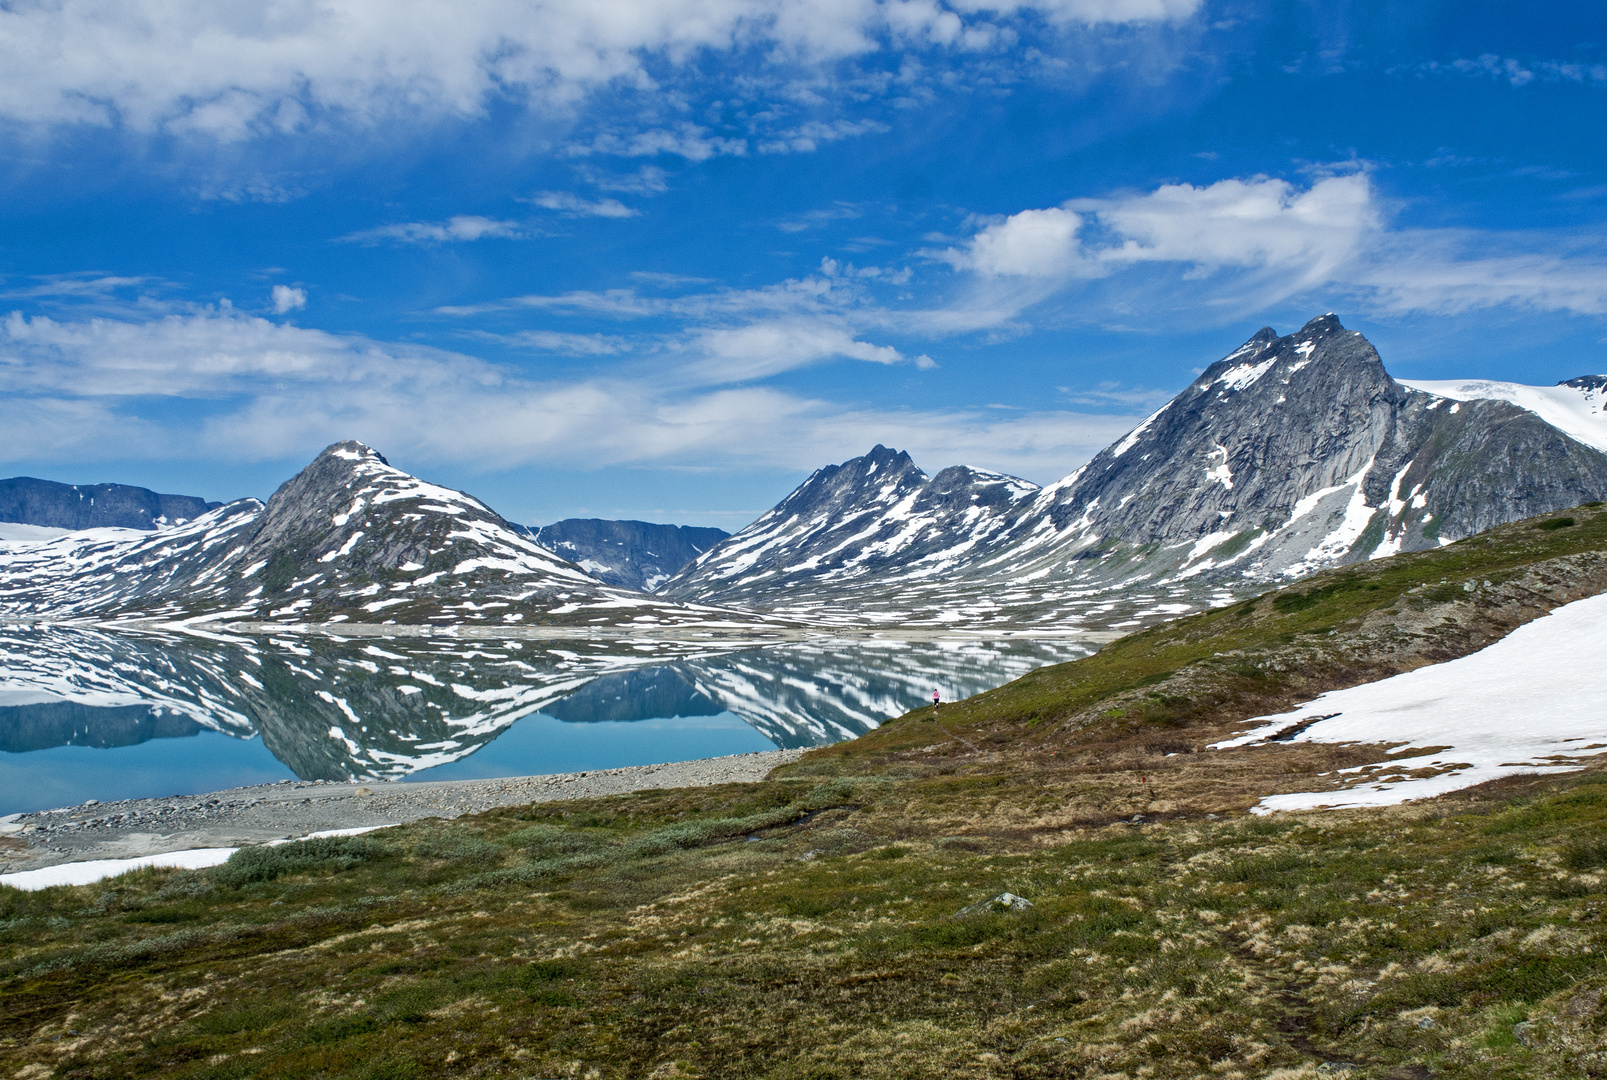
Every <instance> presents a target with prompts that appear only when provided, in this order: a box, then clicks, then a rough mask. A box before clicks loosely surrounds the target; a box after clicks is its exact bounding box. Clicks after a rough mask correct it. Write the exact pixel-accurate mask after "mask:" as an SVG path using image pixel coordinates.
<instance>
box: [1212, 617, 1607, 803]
mask: <svg viewBox="0 0 1607 1080" xmlns="http://www.w3.org/2000/svg"><path fill="white" fill-rule="evenodd" d="M1604 653H1607V595H1601V596H1592V597H1590V598H1588V599H1585V600H1577V601H1575V602H1573V603H1571V604H1565V605H1563V606H1562V607H1560V608H1557V609H1556V610H1554V611H1552V612H1551V613H1550V614H1548V615H1544V616H1542V617H1541V618H1538V619H1536V620H1534V621H1533V622H1530V623H1526V624H1524V625H1523V626H1520V627H1518V628H1517V629H1516V630H1514V631H1513V632H1512V633H1511V634H1509V635H1507V636H1506V637H1504V638H1502V639H1501V640H1500V641H1497V642H1496V643H1495V644H1493V645H1489V646H1487V647H1485V648H1484V649H1481V650H1479V651H1478V652H1476V653H1472V654H1470V655H1468V656H1463V657H1460V658H1458V659H1456V660H1450V661H1447V662H1446V663H1443V664H1432V665H1430V666H1428V667H1422V668H1418V669H1417V670H1415V671H1408V672H1406V673H1405V674H1402V675H1396V676H1394V677H1392V678H1388V679H1382V680H1380V681H1378V682H1371V683H1363V684H1362V685H1360V686H1353V687H1350V688H1349V689H1346V690H1336V691H1333V692H1332V693H1328V694H1324V695H1322V696H1321V697H1319V698H1317V699H1316V700H1314V701H1312V702H1310V703H1309V704H1307V705H1304V706H1302V707H1301V708H1299V709H1297V710H1295V711H1294V712H1289V713H1282V714H1280V715H1277V716H1261V717H1256V718H1255V719H1253V720H1250V721H1248V723H1250V724H1251V725H1253V726H1252V728H1251V730H1250V731H1248V732H1247V733H1245V734H1244V735H1241V736H1240V737H1238V738H1235V739H1230V740H1228V741H1226V742H1222V743H1218V744H1217V746H1219V747H1232V746H1247V745H1251V744H1254V743H1260V742H1266V741H1269V740H1273V739H1276V740H1279V741H1287V740H1294V741H1298V742H1319V743H1382V744H1386V745H1394V746H1396V748H1397V749H1396V751H1395V755H1396V756H1394V757H1393V758H1392V759H1391V760H1390V761H1389V762H1387V763H1385V764H1382V765H1365V766H1359V767H1357V768H1352V769H1343V770H1341V773H1340V774H1341V775H1342V776H1344V777H1346V778H1347V780H1348V783H1347V784H1346V786H1345V787H1343V788H1342V789H1339V790H1333V791H1312V792H1299V793H1294V794H1288V795H1273V796H1269V797H1267V798H1265V799H1263V800H1262V801H1261V803H1260V805H1259V806H1257V807H1256V810H1257V812H1259V813H1266V812H1269V811H1273V810H1306V809H1311V808H1314V807H1323V806H1327V807H1335V808H1340V807H1353V806H1391V805H1394V804H1396V803H1400V802H1405V801H1407V800H1410V799H1426V798H1433V797H1434V796H1436V795H1443V794H1445V793H1446V792H1448V791H1457V790H1460V789H1461V788H1466V787H1472V786H1473V785H1475V784H1482V783H1485V782H1487V781H1490V780H1496V779H1499V778H1501V777H1503V776H1512V775H1515V774H1518V773H1552V772H1567V771H1570V770H1574V769H1581V768H1584V767H1585V764H1586V763H1587V760H1586V759H1589V758H1592V757H1596V756H1598V755H1600V754H1603V753H1607V732H1604V731H1603V727H1602V716H1603V715H1604V714H1607V684H1603V682H1602V679H1601V675H1600V666H1599V665H1600V663H1601V657H1602V655H1603V654H1604Z"/></svg>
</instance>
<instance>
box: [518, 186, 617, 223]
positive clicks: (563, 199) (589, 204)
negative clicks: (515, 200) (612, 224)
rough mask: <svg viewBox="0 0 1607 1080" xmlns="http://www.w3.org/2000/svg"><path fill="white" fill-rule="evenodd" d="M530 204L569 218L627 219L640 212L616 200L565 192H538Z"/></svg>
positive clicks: (532, 197)
mask: <svg viewBox="0 0 1607 1080" xmlns="http://www.w3.org/2000/svg"><path fill="white" fill-rule="evenodd" d="M530 202H532V203H534V204H535V205H536V206H539V207H541V208H542V209H543V210H556V211H558V212H559V213H561V214H567V215H569V216H570V217H603V218H628V217H635V216H636V215H637V214H638V213H639V212H640V211H637V210H633V209H631V208H630V207H628V206H626V205H625V204H624V203H622V202H620V201H619V200H618V199H595V200H593V199H582V198H581V197H580V196H578V195H574V194H571V193H570V192H567V191H538V192H537V193H536V194H534V195H532V196H531V197H530Z"/></svg>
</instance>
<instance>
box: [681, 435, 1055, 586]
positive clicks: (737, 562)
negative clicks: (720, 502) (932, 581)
mask: <svg viewBox="0 0 1607 1080" xmlns="http://www.w3.org/2000/svg"><path fill="white" fill-rule="evenodd" d="M1037 490H1038V486H1037V485H1036V484H1033V483H1030V482H1028V481H1026V480H1022V479H1019V478H1018V477H1014V476H1005V475H1003V474H1001V473H993V472H986V471H983V470H980V469H971V468H967V467H966V466H963V465H957V466H953V467H951V468H948V469H944V470H943V471H942V472H940V473H938V474H937V476H936V477H928V476H927V475H926V473H924V472H922V471H921V470H920V469H919V468H917V467H916V465H915V463H914V462H913V461H912V460H910V456H909V454H907V453H905V452H904V451H902V450H892V449H889V448H888V447H886V446H882V445H880V444H878V445H877V446H875V447H874V448H872V449H871V451H870V453H868V454H865V455H864V456H863V457H857V458H852V459H850V460H848V461H845V462H843V463H842V464H841V465H828V466H826V467H825V468H823V469H817V470H816V471H815V472H814V473H813V474H812V475H811V476H810V477H809V478H808V479H807V480H805V481H804V482H803V483H802V484H800V485H799V486H798V487H797V489H795V490H794V491H793V492H792V494H790V495H788V496H787V497H786V498H785V499H783V500H782V501H781V502H780V503H779V504H777V505H776V507H775V508H774V509H772V510H770V511H769V512H768V513H766V514H765V515H764V516H762V517H761V518H759V520H757V521H755V522H754V523H753V524H752V525H749V526H748V527H747V528H746V529H743V530H742V531H741V532H740V533H737V534H736V535H735V536H733V537H731V538H730V539H728V540H726V541H724V542H722V543H721V544H719V545H718V546H717V547H715V548H713V549H712V550H710V551H708V552H706V553H705V554H703V555H701V556H700V557H699V558H698V559H697V561H696V562H694V563H692V564H691V565H690V566H688V567H686V568H685V569H684V570H682V571H681V572H680V573H679V574H677V575H675V577H673V578H672V579H670V581H669V582H668V583H666V584H665V585H664V587H663V588H662V589H661V590H660V592H662V593H663V594H664V595H667V596H713V595H718V596H720V597H721V598H722V600H721V602H724V603H731V602H740V601H743V600H744V599H746V598H750V597H758V596H764V595H766V594H768V593H769V592H771V591H772V590H775V589H785V588H787V587H789V585H790V584H796V583H801V582H806V581H807V582H811V583H814V582H829V583H832V585H833V586H834V587H835V586H840V585H842V584H844V583H847V582H854V581H864V580H875V579H876V578H877V577H878V576H880V575H881V574H883V573H884V572H885V571H886V570H888V569H889V568H915V569H916V570H917V571H918V572H920V573H923V574H929V575H940V574H942V573H944V572H946V571H947V570H948V569H952V567H953V566H954V565H955V560H956V559H960V558H963V557H965V556H966V555H967V554H974V553H976V552H981V551H985V550H986V549H987V548H988V547H989V545H991V544H992V543H993V542H994V541H996V540H997V539H998V538H999V537H1001V536H1002V535H1004V533H1005V532H1006V531H1008V529H1009V526H1010V523H1011V521H1012V520H1013V517H1014V515H1015V514H1016V513H1017V512H1019V510H1020V508H1021V507H1022V506H1023V505H1024V504H1025V501H1026V500H1027V499H1030V498H1031V496H1032V495H1033V494H1035V493H1036V492H1037Z"/></svg>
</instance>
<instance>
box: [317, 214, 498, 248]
mask: <svg viewBox="0 0 1607 1080" xmlns="http://www.w3.org/2000/svg"><path fill="white" fill-rule="evenodd" d="M526 233H527V230H526V229H525V227H524V226H522V225H520V224H519V223H518V222H517V221H499V220H497V219H496V218H488V217H480V216H478V215H474V214H459V215H457V216H456V217H450V218H447V219H446V220H445V221H408V222H403V223H401V224H398V225H381V226H380V227H378V228H375V229H363V230H361V231H359V232H354V233H347V234H346V235H345V236H342V237H340V240H341V242H342V243H350V244H378V243H385V242H387V241H389V242H391V243H395V244H449V243H454V242H457V241H471V240H486V239H505V240H518V239H521V238H522V237H524V236H525V235H526Z"/></svg>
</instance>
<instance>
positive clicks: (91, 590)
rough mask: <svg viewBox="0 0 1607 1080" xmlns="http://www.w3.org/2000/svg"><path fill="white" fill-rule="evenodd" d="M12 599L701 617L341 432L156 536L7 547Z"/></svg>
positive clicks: (55, 608)
mask: <svg viewBox="0 0 1607 1080" xmlns="http://www.w3.org/2000/svg"><path fill="white" fill-rule="evenodd" d="M0 611H5V612H7V613H10V614H36V613H47V612H48V613H49V614H52V615H68V614H74V615H78V614H93V615H96V616H101V617H107V616H116V617H142V618H163V619H189V618H196V617H201V618H210V619H217V618H231V619H264V620H272V621H288V620H295V621H310V622H333V621H342V620H352V621H357V622H386V621H395V622H401V623H425V624H438V625H453V624H458V623H466V624H474V623H487V622H494V623H501V624H504V625H519V624H522V623H524V622H526V621H529V622H548V623H550V622H581V623H586V624H592V623H597V622H613V621H615V620H617V619H622V618H623V619H629V620H631V621H633V622H637V623H644V622H645V623H653V622H658V621H660V620H661V619H662V620H664V621H666V622H687V621H699V620H702V619H705V618H707V615H706V614H704V613H698V612H693V611H690V610H688V609H686V608H684V607H683V606H682V605H678V604H674V603H671V602H669V601H664V600H656V599H654V598H652V597H648V596H644V595H642V594H640V593H635V592H632V591H629V590H625V589H619V588H616V587H612V586H609V585H606V584H605V583H603V582H601V581H599V580H597V579H596V578H594V577H592V576H591V575H589V574H587V573H586V572H585V571H584V570H582V569H580V568H579V567H577V566H575V565H574V564H572V563H570V562H568V561H566V560H564V559H563V558H561V557H560V556H558V555H556V554H554V553H553V552H551V551H548V550H547V549H546V548H544V547H541V546H540V545H538V544H536V543H535V542H534V541H533V540H532V539H531V538H530V537H529V536H528V535H527V531H526V530H523V529H521V528H516V527H514V526H512V525H511V524H510V523H509V522H507V521H506V520H504V519H503V518H502V517H501V516H500V515H498V514H497V513H496V512H495V511H494V510H492V509H491V508H490V507H488V506H486V505H485V504H484V503H483V502H481V501H480V500H478V499H476V498H474V497H473V496H471V495H467V494H465V493H463V492H461V491H455V490H453V489H451V488H446V487H441V486H440V485H437V484H431V483H428V482H426V481H423V480H420V479H418V478H417V477H415V476H411V475H409V474H408V473H405V472H403V471H402V470H400V469H397V468H395V467H394V466H392V465H390V464H389V463H388V462H387V461H386V460H385V457H384V456H383V455H382V454H380V453H379V452H378V451H376V450H374V449H372V448H371V447H368V446H365V445H363V444H362V443H359V442H352V441H345V442H338V443H335V444H334V445H332V446H330V447H329V448H327V449H326V450H324V451H323V452H322V453H321V454H319V455H318V457H317V458H315V459H314V460H313V461H312V463H311V464H309V465H308V466H307V467H306V468H304V469H303V470H302V471H301V472H299V473H297V474H296V475H295V476H294V477H292V478H291V479H289V480H287V481H286V482H285V483H284V484H283V485H281V486H280V488H279V490H277V491H275V492H274V494H273V496H272V497H271V498H270V499H269V500H268V502H267V503H266V504H263V503H259V502H257V501H256V500H249V501H246V502H241V503H235V504H231V505H229V506H226V507H222V508H220V509H218V510H214V511H211V512H209V513H207V514H204V515H202V516H201V517H200V518H197V519H196V520H195V521H193V522H190V523H188V524H186V525H184V526H182V527H180V528H177V529H170V530H165V531H164V532H162V533H160V534H158V535H157V536H153V537H151V538H149V539H146V538H139V539H136V540H132V541H130V540H100V539H97V538H94V537H92V536H88V535H75V536H67V537H62V538H61V539H60V540H58V541H53V542H51V543H48V544H37V545H30V546H26V547H22V548H18V549H16V550H14V551H13V552H11V553H9V555H8V558H7V559H6V560H4V562H0Z"/></svg>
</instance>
